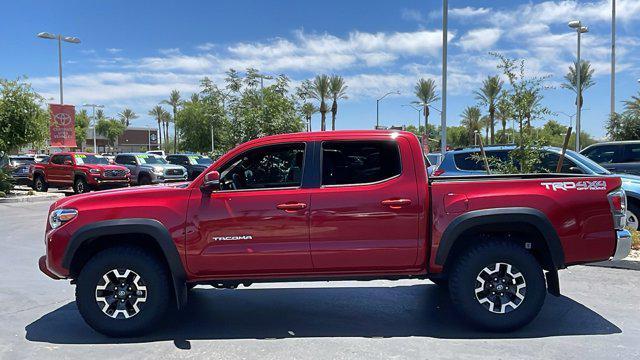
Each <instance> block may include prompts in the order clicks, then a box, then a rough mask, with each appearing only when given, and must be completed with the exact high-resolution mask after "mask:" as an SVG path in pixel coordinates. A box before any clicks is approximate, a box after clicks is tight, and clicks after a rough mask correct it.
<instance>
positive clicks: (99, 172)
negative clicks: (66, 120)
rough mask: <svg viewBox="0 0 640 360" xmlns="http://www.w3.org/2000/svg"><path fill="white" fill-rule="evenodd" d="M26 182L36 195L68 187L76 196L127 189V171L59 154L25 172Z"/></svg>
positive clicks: (86, 156) (90, 157) (95, 158)
mask: <svg viewBox="0 0 640 360" xmlns="http://www.w3.org/2000/svg"><path fill="white" fill-rule="evenodd" d="M29 180H30V181H31V184H32V186H33V189H34V190H36V191H47V190H48V189H49V188H50V187H52V188H59V189H64V188H69V187H72V188H73V191H74V192H75V193H76V194H82V193H85V192H88V191H91V190H98V189H103V188H110V187H126V186H129V170H127V169H126V168H125V167H122V166H117V165H110V164H109V162H108V161H107V159H105V158H104V157H102V156H100V155H96V154H91V153H81V152H60V153H56V154H54V155H52V156H51V159H50V161H48V162H46V163H44V162H42V163H36V164H35V165H32V166H31V167H30V169H29Z"/></svg>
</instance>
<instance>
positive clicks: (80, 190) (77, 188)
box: [73, 176, 91, 194]
mask: <svg viewBox="0 0 640 360" xmlns="http://www.w3.org/2000/svg"><path fill="white" fill-rule="evenodd" d="M89 191H91V189H89V184H87V180H85V179H84V178H83V177H82V176H78V177H77V178H76V180H75V181H74V182H73V192H74V193H76V194H84V193H87V192H89Z"/></svg>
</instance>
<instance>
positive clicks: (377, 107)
mask: <svg viewBox="0 0 640 360" xmlns="http://www.w3.org/2000/svg"><path fill="white" fill-rule="evenodd" d="M391 94H396V95H400V91H397V90H396V91H390V92H388V93H386V94H384V95H382V97H381V98H379V99H377V100H376V129H378V127H379V126H380V100H382V99H384V98H386V97H387V96H388V95H391Z"/></svg>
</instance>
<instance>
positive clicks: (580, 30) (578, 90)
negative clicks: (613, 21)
mask: <svg viewBox="0 0 640 360" xmlns="http://www.w3.org/2000/svg"><path fill="white" fill-rule="evenodd" d="M568 25H569V27H570V28H572V29H576V33H577V34H578V50H577V60H578V61H577V63H576V94H577V96H576V151H578V152H579V151H580V125H581V124H580V107H581V106H582V104H581V101H582V99H581V98H582V88H581V87H582V84H581V83H580V73H581V69H582V64H581V63H580V35H581V34H583V33H586V32H588V31H589V28H588V27H586V26H582V22H580V20H573V21H570V22H569V24H568Z"/></svg>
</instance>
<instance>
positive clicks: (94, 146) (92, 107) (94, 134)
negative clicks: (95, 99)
mask: <svg viewBox="0 0 640 360" xmlns="http://www.w3.org/2000/svg"><path fill="white" fill-rule="evenodd" d="M61 81H62V80H61ZM61 84H62V83H61ZM60 89H61V90H62V88H60ZM61 94H62V93H61ZM82 107H90V108H91V109H92V111H91V118H92V119H93V153H94V154H97V153H98V149H96V108H100V109H101V108H103V107H104V105H98V104H82Z"/></svg>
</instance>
